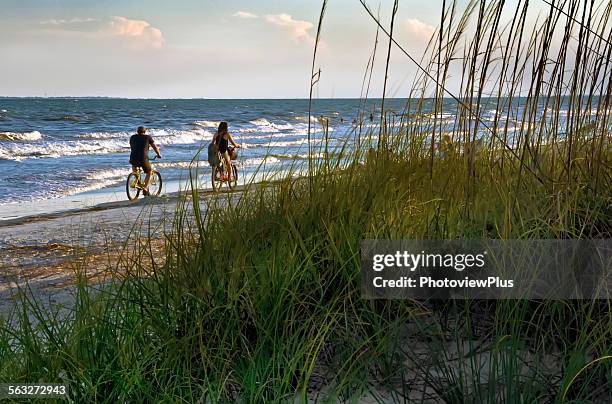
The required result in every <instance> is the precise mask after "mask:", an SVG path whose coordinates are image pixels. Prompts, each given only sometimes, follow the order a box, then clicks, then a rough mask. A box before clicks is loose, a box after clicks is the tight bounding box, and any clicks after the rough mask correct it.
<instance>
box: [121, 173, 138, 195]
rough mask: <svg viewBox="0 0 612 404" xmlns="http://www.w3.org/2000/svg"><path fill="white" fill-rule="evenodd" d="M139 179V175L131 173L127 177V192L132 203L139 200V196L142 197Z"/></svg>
mask: <svg viewBox="0 0 612 404" xmlns="http://www.w3.org/2000/svg"><path fill="white" fill-rule="evenodd" d="M139 182H140V181H139V178H138V175H137V174H134V173H130V175H128V176H127V181H126V182H125V192H126V193H127V197H128V199H129V200H130V201H133V200H135V199H138V195H140V187H139V184H138V183H139Z"/></svg>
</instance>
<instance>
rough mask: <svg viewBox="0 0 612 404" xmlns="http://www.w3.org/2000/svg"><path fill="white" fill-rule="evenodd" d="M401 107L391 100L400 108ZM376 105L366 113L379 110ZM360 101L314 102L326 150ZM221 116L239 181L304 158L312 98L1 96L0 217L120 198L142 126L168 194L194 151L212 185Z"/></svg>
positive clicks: (317, 132)
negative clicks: (212, 148) (209, 158)
mask: <svg viewBox="0 0 612 404" xmlns="http://www.w3.org/2000/svg"><path fill="white" fill-rule="evenodd" d="M404 104H405V100H401V99H393V100H387V106H388V107H389V108H395V109H397V110H398V111H401V109H402V107H403V106H404ZM377 105H380V101H379V100H371V101H370V103H369V104H368V105H367V106H366V108H365V110H366V111H370V112H371V113H377V111H379V109H378V110H377V108H376V106H377ZM359 106H360V101H359V100H357V99H353V100H345V99H339V100H315V101H314V103H313V111H312V114H311V116H313V118H312V119H313V123H312V126H313V132H314V138H318V139H320V138H321V134H322V131H321V125H320V124H319V123H318V122H316V121H315V120H314V117H317V116H325V117H327V118H329V144H330V147H333V145H335V144H337V142H339V141H342V140H343V139H345V138H346V136H350V134H351V129H352V126H353V125H352V123H353V120H355V119H356V118H357V114H358V110H359ZM378 113H380V112H378ZM376 119H378V118H375V120H376ZM220 121H227V122H228V123H229V128H230V132H231V133H232V134H233V136H234V138H235V140H236V142H238V143H239V144H241V145H242V146H243V149H241V150H240V154H239V165H240V177H241V179H242V181H245V180H248V179H249V178H250V177H252V175H253V174H254V173H255V172H256V171H258V170H259V172H260V173H261V172H263V171H264V170H265V172H267V173H273V172H275V171H280V170H282V169H283V167H286V166H287V164H284V163H289V162H291V161H293V160H294V159H296V158H297V159H304V158H305V157H306V156H307V128H308V100H205V99H194V100H182V99H169V100H158V99H155V100H145V99H107V98H0V189H1V192H0V219H6V218H13V217H19V216H25V215H28V214H38V213H43V212H50V211H58V210H63V209H72V208H77V207H83V206H85V205H91V204H92V203H94V202H96V203H97V202H103V201H109V200H122V199H125V195H124V193H125V191H124V189H125V188H124V187H125V178H126V176H127V174H128V173H129V172H130V165H129V162H128V160H129V151H130V150H129V137H130V136H131V135H132V134H134V133H135V131H136V128H137V127H138V126H140V125H144V126H146V127H147V128H149V134H151V135H152V136H153V137H154V139H155V141H156V142H157V144H158V145H160V146H161V151H162V156H163V159H162V160H156V161H155V163H154V165H155V167H156V168H157V169H158V170H159V171H161V172H162V175H163V178H164V182H165V190H164V191H165V192H170V191H173V190H178V189H179V187H180V184H181V180H183V181H184V180H185V178H186V177H187V171H186V169H187V168H188V167H189V164H190V162H191V161H192V159H193V158H194V156H195V155H196V154H197V152H198V150H200V148H202V149H203V150H202V154H201V155H200V156H199V158H200V160H201V163H200V165H199V166H200V172H201V178H200V181H199V183H200V184H202V186H203V187H206V186H210V168H209V167H208V164H207V162H206V146H207V145H208V143H209V142H210V140H211V138H212V136H213V133H214V132H215V130H216V127H217V125H218V123H219V122H220ZM353 132H354V131H353ZM150 155H151V156H152V155H153V152H152V151H151V152H150Z"/></svg>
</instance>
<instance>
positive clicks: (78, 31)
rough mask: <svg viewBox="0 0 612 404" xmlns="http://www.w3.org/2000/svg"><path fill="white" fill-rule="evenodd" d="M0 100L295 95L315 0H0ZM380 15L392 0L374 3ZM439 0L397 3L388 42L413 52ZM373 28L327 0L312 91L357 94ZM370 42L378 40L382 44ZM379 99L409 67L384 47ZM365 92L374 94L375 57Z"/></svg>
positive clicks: (303, 73) (345, 0) (341, 0)
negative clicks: (392, 38)
mask: <svg viewBox="0 0 612 404" xmlns="http://www.w3.org/2000/svg"><path fill="white" fill-rule="evenodd" d="M2 3H3V4H2V14H0V52H1V54H2V60H3V61H2V63H0V95H3V96H39V95H48V96H67V95H68V96H87V95H91V96H120V97H154V98H191V97H204V98H303V97H306V96H307V94H308V78H309V75H310V63H311V56H312V42H313V38H314V35H315V33H316V22H317V18H318V14H319V11H320V2H319V1H315V0H302V1H297V0H286V1H270V0H264V1H221V0H209V1H205V0H199V1H196V0H182V1H172V2H170V1H166V0H146V1H145V0H99V1H86V0H19V1H17V0H3V1H2ZM368 3H369V4H371V6H372V7H373V8H374V9H376V8H377V7H378V4H379V1H376V2H374V1H368ZM380 4H381V10H382V18H383V20H385V21H388V20H389V14H390V10H391V7H392V4H393V1H392V0H381V1H380ZM441 4H442V2H441V1H416V0H402V1H400V10H399V13H398V17H397V18H398V19H397V23H396V24H397V28H396V33H397V38H398V40H399V41H400V42H402V43H403V44H405V46H406V48H407V49H408V50H409V51H411V52H413V53H414V54H415V55H419V54H420V53H422V51H423V49H424V47H425V44H426V42H427V40H428V38H429V36H430V35H431V34H432V33H433V31H434V27H435V25H436V24H437V22H438V19H439V13H440V9H441ZM375 29H376V27H375V25H374V24H373V23H372V21H371V20H370V19H369V17H368V16H367V14H366V13H365V12H364V10H363V9H362V8H361V6H360V5H359V2H358V1H357V0H331V1H330V4H329V7H328V11H327V14H326V19H325V24H324V30H323V40H324V42H323V44H322V47H321V50H320V58H319V61H318V64H317V66H320V67H321V69H322V71H323V73H322V76H321V82H320V86H319V88H318V90H317V95H318V96H320V97H355V96H359V92H360V87H361V80H362V77H363V73H364V69H365V66H366V64H367V60H368V57H369V54H370V52H371V48H372V45H373V39H374V34H375ZM384 46H385V45H384V44H382V43H381V47H382V48H384ZM393 56H394V59H393V60H394V63H393V65H392V68H391V72H390V81H389V87H390V93H391V94H389V95H396V96H402V95H406V92H407V86H406V85H405V83H406V82H409V81H410V80H411V79H412V78H413V77H414V74H415V72H416V69H415V67H414V66H412V65H411V64H410V62H409V61H408V60H406V58H403V57H401V56H400V55H399V53H397V52H394V55H393ZM380 59H381V60H380V62H381V63H379V64H378V65H377V68H376V70H375V81H374V82H373V84H372V94H374V95H380V94H379V93H380V92H381V91H382V76H383V74H384V70H383V67H382V66H381V64H382V59H383V58H382V57H381V58H380Z"/></svg>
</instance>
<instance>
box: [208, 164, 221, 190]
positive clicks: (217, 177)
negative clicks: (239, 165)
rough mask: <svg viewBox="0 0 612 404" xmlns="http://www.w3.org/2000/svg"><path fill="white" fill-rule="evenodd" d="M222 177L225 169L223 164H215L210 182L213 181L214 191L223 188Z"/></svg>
mask: <svg viewBox="0 0 612 404" xmlns="http://www.w3.org/2000/svg"><path fill="white" fill-rule="evenodd" d="M221 177H223V170H222V169H221V166H220V165H216V166H213V169H212V177H211V179H210V182H211V183H212V187H213V190H214V191H218V190H219V189H221V184H222V183H223V181H222V180H221Z"/></svg>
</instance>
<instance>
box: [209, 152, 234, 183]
mask: <svg viewBox="0 0 612 404" xmlns="http://www.w3.org/2000/svg"><path fill="white" fill-rule="evenodd" d="M228 152H229V154H230V156H232V157H233V158H232V164H231V165H232V174H233V178H232V180H231V181H230V180H229V179H228V176H227V174H226V173H225V171H226V169H225V160H224V159H223V156H222V155H221V153H219V152H217V154H218V161H219V163H218V164H215V165H213V167H212V177H211V183H212V187H213V190H214V191H215V192H217V191H219V190H220V189H221V185H223V183H224V182H226V183H227V186H228V188H229V189H230V191H231V190H233V189H234V188H236V186H237V185H238V167H236V164H235V163H234V161H233V160H235V159H236V157H235V156H236V155H235V154H234V153H235V149H233V148H230V149H229V150H228Z"/></svg>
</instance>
